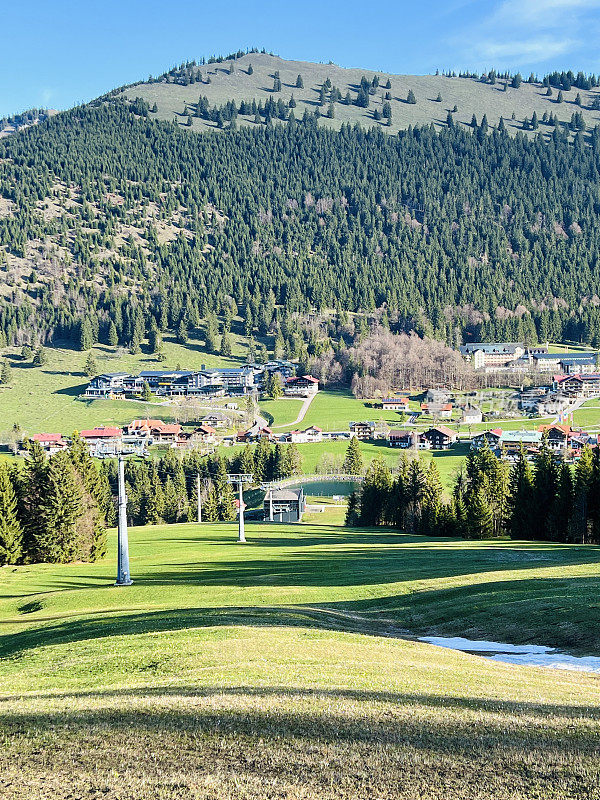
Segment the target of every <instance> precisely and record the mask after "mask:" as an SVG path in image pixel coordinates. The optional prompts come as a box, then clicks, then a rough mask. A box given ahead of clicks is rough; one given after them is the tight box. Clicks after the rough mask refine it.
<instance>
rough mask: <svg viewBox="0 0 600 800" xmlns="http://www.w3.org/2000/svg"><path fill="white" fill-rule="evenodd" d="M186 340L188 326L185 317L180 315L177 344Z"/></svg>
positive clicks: (184, 342)
mask: <svg viewBox="0 0 600 800" xmlns="http://www.w3.org/2000/svg"><path fill="white" fill-rule="evenodd" d="M187 340H188V326H187V322H186V321H185V318H184V317H182V318H181V320H180V321H179V326H178V327H177V341H178V342H179V344H186V342H187Z"/></svg>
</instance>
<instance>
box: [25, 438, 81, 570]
mask: <svg viewBox="0 0 600 800" xmlns="http://www.w3.org/2000/svg"><path fill="white" fill-rule="evenodd" d="M47 484H48V490H47V492H46V494H45V496H44V500H43V504H42V508H41V518H42V522H43V525H42V530H41V531H40V532H39V535H38V538H37V543H36V544H37V558H36V560H37V561H48V562H51V563H68V562H70V561H75V560H76V559H78V558H81V557H82V556H83V555H84V553H82V542H81V536H80V531H79V530H78V526H77V522H78V520H79V517H80V516H81V514H82V495H81V490H80V487H79V485H78V482H77V480H76V477H75V472H74V469H73V465H72V464H71V461H70V459H69V456H68V454H67V453H65V452H62V453H57V454H56V455H55V456H53V457H52V458H51V459H50V461H49V466H48V472H47Z"/></svg>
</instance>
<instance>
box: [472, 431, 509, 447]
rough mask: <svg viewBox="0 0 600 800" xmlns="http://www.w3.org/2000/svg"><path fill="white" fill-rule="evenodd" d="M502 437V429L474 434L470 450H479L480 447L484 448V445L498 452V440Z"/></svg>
mask: <svg viewBox="0 0 600 800" xmlns="http://www.w3.org/2000/svg"><path fill="white" fill-rule="evenodd" d="M501 436H502V428H492V429H491V430H488V431H482V432H481V433H478V434H476V435H475V436H473V438H472V439H471V449H472V450H480V449H481V448H482V447H485V446H486V444H487V445H488V447H489V448H490V450H493V451H494V452H495V451H496V450H498V447H499V444H500V438H501Z"/></svg>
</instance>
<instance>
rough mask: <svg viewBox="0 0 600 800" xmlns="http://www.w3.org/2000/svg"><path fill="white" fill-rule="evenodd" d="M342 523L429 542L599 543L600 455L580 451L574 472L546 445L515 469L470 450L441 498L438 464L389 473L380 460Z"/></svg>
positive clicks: (408, 462)
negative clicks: (445, 538) (508, 539)
mask: <svg viewBox="0 0 600 800" xmlns="http://www.w3.org/2000/svg"><path fill="white" fill-rule="evenodd" d="M346 524H348V525H353V526H373V525H386V526H391V527H395V528H399V529H401V530H404V531H406V532H408V533H413V534H422V535H427V536H456V537H461V538H466V539H489V538H492V537H496V536H504V535H508V536H510V537H511V538H513V539H534V540H547V541H557V542H581V543H595V544H598V543H600V449H598V448H595V449H594V450H591V449H590V448H585V449H584V450H583V452H582V455H581V458H580V459H579V461H578V462H577V464H576V465H575V467H574V468H572V467H571V466H570V465H569V464H566V463H564V462H560V461H559V460H557V458H556V456H555V454H553V453H552V451H551V449H550V448H549V447H548V443H547V441H546V440H545V439H544V441H543V443H542V446H541V448H540V451H539V453H538V454H537V455H536V457H535V459H534V462H533V464H531V463H530V462H529V461H528V459H527V458H526V456H525V453H524V452H523V451H521V453H520V454H519V457H518V458H517V460H516V461H515V463H514V464H513V465H512V466H509V465H507V464H506V463H504V462H502V461H500V460H499V459H497V458H496V456H495V455H494V454H493V453H492V451H491V450H490V448H489V446H484V447H482V448H481V449H479V450H472V451H471V452H470V454H469V455H468V457H467V458H466V460H465V464H464V467H463V468H462V469H461V470H460V472H459V474H458V476H457V478H456V481H455V484H454V487H453V490H452V496H451V498H450V499H446V498H445V496H444V491H443V488H442V484H441V481H440V476H439V473H438V470H437V467H436V465H435V460H433V459H429V460H425V459H422V458H412V459H411V458H409V457H407V456H403V457H402V458H401V461H400V465H399V468H398V470H397V471H395V472H394V473H392V472H391V470H390V469H389V468H388V467H387V466H386V465H385V464H384V463H383V461H381V460H375V461H373V462H372V463H371V465H370V467H369V468H368V470H367V473H366V477H365V482H364V484H363V485H362V487H361V489H360V491H358V492H356V493H354V494H353V495H351V496H350V498H349V503H348V510H347V515H346Z"/></svg>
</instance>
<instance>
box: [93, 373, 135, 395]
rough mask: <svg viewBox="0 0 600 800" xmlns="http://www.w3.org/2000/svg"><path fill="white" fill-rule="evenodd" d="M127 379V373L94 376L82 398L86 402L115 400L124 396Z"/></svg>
mask: <svg viewBox="0 0 600 800" xmlns="http://www.w3.org/2000/svg"><path fill="white" fill-rule="evenodd" d="M128 377H129V375H128V373H127V372H105V373H102V375H96V377H94V378H92V380H91V381H90V382H89V383H88V385H87V388H86V390H85V394H84V397H86V398H87V399H88V400H95V399H97V398H108V399H110V400H115V399H117V398H119V397H123V395H124V394H125V388H124V384H125V380H126V379H127V378H128Z"/></svg>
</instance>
